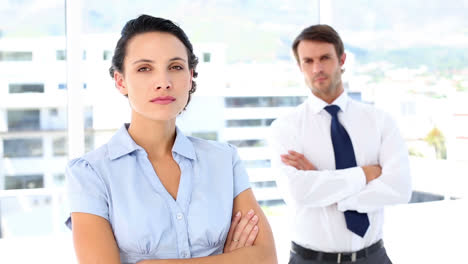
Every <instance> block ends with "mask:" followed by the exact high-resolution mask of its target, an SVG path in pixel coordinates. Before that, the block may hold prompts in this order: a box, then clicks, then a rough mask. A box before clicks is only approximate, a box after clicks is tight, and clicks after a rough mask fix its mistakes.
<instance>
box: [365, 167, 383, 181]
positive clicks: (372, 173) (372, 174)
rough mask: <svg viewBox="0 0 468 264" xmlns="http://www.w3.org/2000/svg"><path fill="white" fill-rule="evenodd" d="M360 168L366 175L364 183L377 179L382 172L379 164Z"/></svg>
mask: <svg viewBox="0 0 468 264" xmlns="http://www.w3.org/2000/svg"><path fill="white" fill-rule="evenodd" d="M361 168H362V170H363V171H364V174H365V175H366V183H369V182H370V181H373V180H375V179H377V178H378V177H380V175H381V174H382V167H380V166H379V165H369V166H362V167H361Z"/></svg>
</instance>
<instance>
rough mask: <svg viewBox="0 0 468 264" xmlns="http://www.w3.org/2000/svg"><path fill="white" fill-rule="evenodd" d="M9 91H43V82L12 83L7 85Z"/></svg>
mask: <svg viewBox="0 0 468 264" xmlns="http://www.w3.org/2000/svg"><path fill="white" fill-rule="evenodd" d="M9 90H10V93H43V92H44V84H13V83H10V85H9Z"/></svg>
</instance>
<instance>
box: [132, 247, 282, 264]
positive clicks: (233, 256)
mask: <svg viewBox="0 0 468 264" xmlns="http://www.w3.org/2000/svg"><path fill="white" fill-rule="evenodd" d="M219 263H223V264H231V263H232V264H239V263H242V264H277V263H278V260H277V258H276V252H275V249H274V246H269V245H255V246H251V247H245V248H240V249H237V250H235V251H232V252H229V253H224V254H220V255H216V256H208V257H200V258H192V259H157V260H144V261H141V262H138V264H219Z"/></svg>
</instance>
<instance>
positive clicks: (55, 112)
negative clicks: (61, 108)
mask: <svg viewBox="0 0 468 264" xmlns="http://www.w3.org/2000/svg"><path fill="white" fill-rule="evenodd" d="M49 116H51V117H56V116H58V109H57V108H52V109H49Z"/></svg>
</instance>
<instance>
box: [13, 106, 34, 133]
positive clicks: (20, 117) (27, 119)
mask: <svg viewBox="0 0 468 264" xmlns="http://www.w3.org/2000/svg"><path fill="white" fill-rule="evenodd" d="M7 118H8V131H28V130H40V129H41V120H40V111H39V110H7Z"/></svg>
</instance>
